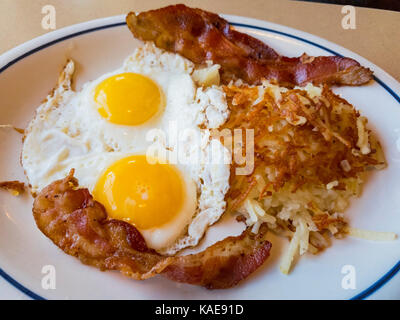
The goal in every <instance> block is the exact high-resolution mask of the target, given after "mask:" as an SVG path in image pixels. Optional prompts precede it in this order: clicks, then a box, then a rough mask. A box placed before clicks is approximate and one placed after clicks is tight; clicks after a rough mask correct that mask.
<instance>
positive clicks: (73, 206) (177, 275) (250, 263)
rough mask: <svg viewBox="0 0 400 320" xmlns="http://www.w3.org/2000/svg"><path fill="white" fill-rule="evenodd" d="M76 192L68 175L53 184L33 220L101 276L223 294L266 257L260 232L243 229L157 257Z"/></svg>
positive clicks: (267, 247) (35, 208) (84, 192)
mask: <svg viewBox="0 0 400 320" xmlns="http://www.w3.org/2000/svg"><path fill="white" fill-rule="evenodd" d="M77 187H78V181H77V180H76V179H75V178H74V177H73V171H71V173H70V174H69V176H67V177H66V178H65V179H63V180H58V181H55V182H53V183H52V184H50V185H49V186H47V187H46V188H44V189H43V190H42V191H41V192H40V193H39V195H38V196H37V197H36V199H35V202H34V205H33V215H34V218H35V220H36V223H37V225H38V227H39V229H40V230H41V231H42V232H43V233H44V234H45V235H46V236H47V237H49V238H50V239H51V240H52V241H53V242H54V244H56V245H57V246H58V247H59V248H61V249H62V250H63V251H64V252H66V253H67V254H70V255H72V256H75V257H77V258H78V259H80V260H81V261H82V262H83V263H85V264H89V265H92V266H95V267H97V268H99V269H101V270H118V271H120V272H122V273H123V274H124V275H126V276H129V277H131V278H134V279H138V280H142V279H147V278H150V277H153V276H155V275H156V274H162V275H164V276H166V277H168V278H169V279H171V280H174V281H178V282H184V283H190V284H194V285H200V286H204V287H206V288H208V289H222V288H229V287H232V286H234V285H236V284H237V283H238V282H239V281H240V280H243V279H244V278H246V277H247V276H249V275H250V274H251V273H252V272H253V271H254V270H256V269H257V268H258V267H259V266H261V265H262V264H263V262H264V261H265V260H266V259H267V258H268V256H269V251H270V249H271V243H269V242H268V241H266V240H265V233H266V227H265V226H263V228H262V230H261V231H260V232H259V234H257V235H254V234H252V233H251V232H250V230H249V229H248V230H245V231H244V232H243V233H242V235H240V236H238V237H228V238H226V239H224V240H222V241H220V242H217V243H216V244H214V245H212V246H210V247H208V248H207V249H206V250H204V251H202V252H200V253H197V254H192V255H186V256H180V257H177V256H162V255H160V254H158V253H157V252H155V251H154V250H152V249H150V248H148V247H147V245H146V242H145V240H144V239H143V237H142V235H141V234H140V232H139V231H138V230H137V229H136V228H135V227H134V226H133V225H131V224H129V223H126V222H124V221H119V220H114V219H108V218H107V213H106V211H105V209H104V207H103V206H102V205H101V204H100V203H98V202H97V201H95V200H94V199H93V197H92V196H91V195H90V193H89V191H88V190H87V189H83V188H80V189H79V188H77Z"/></svg>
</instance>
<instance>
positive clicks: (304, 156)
mask: <svg viewBox="0 0 400 320" xmlns="http://www.w3.org/2000/svg"><path fill="white" fill-rule="evenodd" d="M126 19H127V24H128V27H129V28H130V30H131V31H132V33H133V35H134V36H135V37H137V38H139V39H141V40H144V41H146V42H145V43H144V44H143V45H141V46H139V47H138V48H137V49H136V50H135V51H134V53H133V54H132V55H130V56H129V57H127V58H126V60H125V62H124V63H123V66H122V67H121V68H119V69H117V70H114V71H112V72H109V73H107V74H104V75H102V76H100V77H99V78H98V79H96V80H93V81H90V82H88V83H86V84H84V85H83V88H82V89H81V90H79V91H74V90H73V89H72V85H71V83H72V79H73V74H74V66H75V64H74V61H72V60H69V61H68V63H67V64H66V66H65V67H64V69H63V71H62V72H61V74H60V77H59V81H58V84H57V86H56V87H55V88H54V90H53V91H52V92H51V93H50V94H49V95H48V97H47V98H46V100H45V101H44V102H43V103H42V104H41V105H40V106H39V107H38V109H37V111H36V115H35V117H34V118H33V120H32V121H31V122H30V124H29V126H28V128H27V129H26V130H25V131H24V144H23V149H22V154H21V162H22V165H23V168H24V170H25V174H26V176H27V178H28V181H29V185H30V188H31V191H32V194H33V195H34V196H35V201H34V205H33V215H34V218H35V221H36V224H37V226H38V228H39V229H40V230H41V231H42V232H43V233H44V234H45V235H46V236H47V237H48V238H49V239H51V241H53V243H54V244H55V245H57V246H58V247H59V248H60V249H62V250H63V251H64V252H65V253H67V254H70V255H72V256H75V257H77V258H78V259H79V260H80V261H82V262H83V263H85V264H89V265H92V266H95V267H97V268H99V269H101V270H118V271H120V272H121V273H123V274H124V275H126V276H128V277H131V278H134V279H137V280H143V279H148V278H150V277H153V276H155V275H162V276H165V277H167V278H169V279H171V280H174V281H178V282H183V283H190V284H195V285H200V286H204V287H206V288H209V289H222V288H229V287H232V286H234V285H236V284H237V283H238V282H239V281H241V280H243V279H245V278H246V277H247V276H248V275H250V274H251V273H252V272H254V271H255V270H256V269H257V268H258V267H260V266H261V265H262V264H263V263H264V262H265V260H266V259H267V258H268V256H269V253H270V250H271V243H270V242H268V241H267V240H266V235H267V231H269V230H270V231H272V232H274V233H276V234H279V235H282V236H285V237H287V238H289V239H290V245H289V250H288V251H287V252H286V253H285V254H284V255H283V260H282V264H281V270H282V272H283V273H288V272H289V270H290V268H291V264H292V261H293V259H294V257H295V255H296V254H304V253H306V252H310V253H317V252H319V251H321V250H322V249H324V248H326V247H327V246H328V245H329V237H330V236H335V237H342V236H344V235H345V234H347V233H349V234H354V235H355V234H361V235H362V236H364V237H368V235H366V233H365V232H364V233H363V232H361V231H359V230H356V229H351V228H349V226H348V223H347V220H346V218H345V216H344V214H343V211H344V210H345V209H346V207H347V206H348V202H349V200H350V198H351V197H353V196H358V195H359V194H360V190H361V186H362V183H363V177H364V175H365V173H366V171H367V170H368V169H370V168H374V169H382V168H384V167H385V165H386V162H385V158H384V155H383V151H382V149H381V146H380V144H379V142H378V141H377V139H376V138H375V136H374V135H373V134H372V132H371V131H370V130H369V129H368V128H367V119H366V118H365V117H362V116H361V115H360V113H359V112H358V111H357V110H356V109H355V108H354V107H353V106H352V105H351V104H350V103H349V102H347V101H346V100H344V99H343V98H341V97H339V96H338V95H335V94H334V93H333V92H332V90H331V89H330V88H329V87H328V85H330V84H339V85H361V84H364V83H367V82H368V81H369V80H371V78H372V72H371V71H370V70H369V69H367V68H364V67H362V66H361V65H360V64H359V63H358V62H357V61H355V60H353V59H350V58H345V57H310V56H307V55H306V54H304V55H303V56H301V57H299V58H287V57H284V56H281V55H279V54H278V53H277V52H275V50H273V49H272V48H270V47H269V46H268V45H266V44H264V43H263V42H261V41H259V40H257V39H255V38H252V37H250V36H248V35H246V34H242V33H240V32H238V31H236V30H234V29H233V28H231V26H230V25H229V24H228V22H227V21H225V20H224V19H222V18H220V17H219V16H218V15H216V14H213V13H209V12H206V11H203V10H200V9H191V8H188V7H186V6H184V5H176V6H169V7H166V8H162V9H159V10H153V11H148V12H144V13H140V14H138V15H137V14H135V13H133V12H131V13H129V14H128V15H127V18H126ZM248 131H249V132H252V134H253V137H254V139H253V140H252V141H247V140H246V141H245V142H243V141H242V140H240V142H237V141H232V137H234V136H235V135H234V134H232V133H237V132H239V135H240V136H242V137H243V135H245V136H246V137H247V132H248ZM221 132H225V133H229V135H228V136H224V135H223V134H222V135H221V134H220V133H221ZM249 150H250V153H251V155H253V156H254V163H252V165H250V170H249V171H248V172H246V173H243V171H242V173H241V174H238V172H240V170H238V169H243V167H246V166H247V165H248V164H249V162H251V161H250V160H253V158H247V154H248V151H249ZM244 154H245V155H246V157H245V161H244V162H235V161H233V162H232V160H233V159H236V158H237V157H238V158H240V156H242V157H243V155H244ZM227 159H228V160H229V161H226V160H227ZM223 214H227V215H229V214H232V215H233V216H235V217H236V218H237V220H238V221H242V222H243V223H244V225H245V230H244V231H243V233H242V234H241V235H239V236H230V237H227V238H225V239H224V240H222V241H219V242H217V243H215V244H213V245H211V246H209V247H208V248H206V249H205V250H203V251H201V252H197V253H193V254H185V253H184V252H183V249H185V248H196V246H197V245H198V244H199V243H200V240H201V239H202V238H203V237H204V235H205V233H206V232H207V230H208V229H209V227H210V226H211V225H213V224H214V223H215V222H217V221H218V220H219V219H220V218H221V216H222V215H223ZM375 235H376V234H375ZM378 236H379V237H380V238H381V239H383V238H385V239H387V238H390V237H388V236H387V235H382V234H380V235H378Z"/></svg>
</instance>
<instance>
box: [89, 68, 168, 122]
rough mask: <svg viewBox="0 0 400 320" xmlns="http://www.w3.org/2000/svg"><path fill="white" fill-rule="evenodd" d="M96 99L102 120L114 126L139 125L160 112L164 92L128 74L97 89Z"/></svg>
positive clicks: (136, 75) (102, 83)
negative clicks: (104, 119)
mask: <svg viewBox="0 0 400 320" xmlns="http://www.w3.org/2000/svg"><path fill="white" fill-rule="evenodd" d="M94 99H95V101H96V103H97V105H98V111H99V113H100V115H101V116H102V117H103V118H106V119H107V120H108V121H110V122H112V123H115V124H122V125H130V126H135V125H140V124H142V123H145V122H146V121H148V120H149V119H151V118H152V117H153V116H154V115H155V114H156V113H157V112H158V111H159V110H160V108H161V103H162V92H161V90H160V88H159V87H158V85H157V84H156V83H155V82H154V81H153V80H151V79H150V78H148V77H146V76H143V75H141V74H137V73H132V72H126V73H121V74H117V75H115V76H112V77H109V78H107V79H105V80H103V81H102V82H101V83H100V84H98V85H97V87H96V90H95V93H94Z"/></svg>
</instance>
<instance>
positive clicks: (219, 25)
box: [126, 4, 372, 86]
mask: <svg viewBox="0 0 400 320" xmlns="http://www.w3.org/2000/svg"><path fill="white" fill-rule="evenodd" d="M126 21H127V24H128V26H129V29H130V30H131V32H132V33H133V35H134V36H135V37H136V38H139V39H141V40H144V41H153V42H154V43H155V45H156V46H157V47H159V48H162V49H165V50H168V51H172V52H176V53H179V54H181V55H182V56H184V57H186V58H188V59H190V60H191V61H193V62H194V63H197V64H204V63H206V62H207V61H209V60H211V61H213V63H216V64H220V65H221V67H222V68H221V73H222V74H221V75H222V80H223V81H224V82H225V83H228V82H229V81H230V80H232V79H242V80H244V81H245V82H247V83H249V84H258V83H260V82H261V80H262V79H268V80H274V81H277V82H278V83H279V84H281V85H288V86H291V85H302V84H305V83H308V82H312V83H314V84H321V83H326V84H338V85H354V86H356V85H361V84H364V83H367V82H368V81H369V80H371V79H372V72H371V70H369V69H367V68H364V67H362V66H360V64H359V63H358V62H357V61H355V60H353V59H350V58H345V57H339V56H328V57H310V56H307V55H306V54H303V55H302V56H301V57H297V58H288V57H284V56H281V55H279V54H278V53H277V52H276V51H275V50H273V49H272V48H270V47H269V46H268V45H266V44H265V43H263V42H261V41H259V40H257V39H255V38H253V37H251V36H249V35H247V34H243V33H240V32H238V31H236V30H234V29H232V28H231V26H230V25H229V23H228V22H227V21H226V20H224V19H222V18H221V17H219V16H218V15H217V14H214V13H211V12H207V11H203V10H200V9H193V8H188V7H186V6H185V5H182V4H180V5H174V6H168V7H165V8H161V9H157V10H151V11H147V12H142V13H139V14H138V15H136V13H134V12H131V13H129V14H128V16H127V18H126Z"/></svg>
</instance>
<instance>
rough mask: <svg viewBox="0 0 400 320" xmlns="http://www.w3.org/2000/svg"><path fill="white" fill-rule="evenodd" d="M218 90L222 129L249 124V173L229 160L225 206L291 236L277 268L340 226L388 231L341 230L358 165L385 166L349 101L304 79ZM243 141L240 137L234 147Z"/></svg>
mask: <svg viewBox="0 0 400 320" xmlns="http://www.w3.org/2000/svg"><path fill="white" fill-rule="evenodd" d="M224 90H225V93H226V96H227V102H228V106H229V108H230V118H229V119H228V121H227V123H226V124H225V125H224V127H223V129H225V128H227V129H231V130H233V129H238V128H241V129H253V130H254V140H255V141H254V152H255V164H254V170H253V172H252V173H251V174H249V175H247V176H241V175H235V174H234V173H235V171H234V170H235V166H236V165H235V164H233V167H232V171H231V183H230V185H231V188H230V191H229V194H228V210H232V211H237V212H239V213H240V214H242V215H243V216H244V217H245V221H246V224H247V225H248V226H252V231H253V232H255V233H256V232H257V231H258V229H259V228H260V225H261V224H262V223H267V225H268V227H269V229H270V230H271V231H272V232H274V233H276V234H278V235H282V236H284V237H288V238H290V239H291V240H290V245H289V249H288V251H287V252H286V253H285V254H284V257H283V260H282V264H281V270H282V272H283V273H288V272H289V270H290V268H291V264H292V261H293V259H294V257H295V255H296V254H299V255H303V254H305V253H306V252H310V253H312V254H316V253H318V252H320V251H321V250H323V249H325V248H326V247H328V246H329V245H330V240H329V238H330V237H331V236H335V237H337V238H341V237H343V236H344V235H345V234H346V233H347V232H346V230H352V231H350V232H349V234H352V233H354V234H358V236H363V237H365V238H368V239H372V238H375V239H386V238H391V237H393V234H391V233H387V234H386V233H385V234H382V233H373V234H372V233H362V232H355V230H357V229H346V228H347V222H346V220H345V218H344V215H343V214H342V212H344V210H345V209H346V208H347V206H348V204H349V201H350V199H351V198H352V197H354V196H359V195H360V193H361V186H362V184H363V177H364V174H365V172H366V171H367V169H369V168H375V169H382V168H384V167H385V166H386V162H385V158H384V155H383V151H382V149H381V147H380V144H379V142H378V141H377V140H376V138H375V137H374V136H372V135H371V132H370V131H369V130H368V129H367V127H366V125H367V119H366V118H364V117H361V116H360V114H359V112H358V111H357V110H355V109H354V107H353V106H352V105H351V104H349V103H348V102H347V101H346V100H344V99H342V98H340V97H339V96H337V95H335V94H334V93H333V92H332V91H331V90H330V89H329V88H328V87H315V86H313V85H311V84H308V85H307V86H306V87H304V88H299V87H296V88H295V89H291V90H290V89H287V88H282V87H279V86H277V85H273V84H271V83H268V82H264V83H263V85H261V86H247V85H244V84H243V83H242V82H240V81H238V82H236V83H235V84H231V85H228V86H225V87H224ZM226 146H227V147H228V148H229V145H226ZM245 148H246V143H244V144H243V146H242V150H241V152H242V154H246V150H245ZM239 151H240V150H239Z"/></svg>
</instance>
